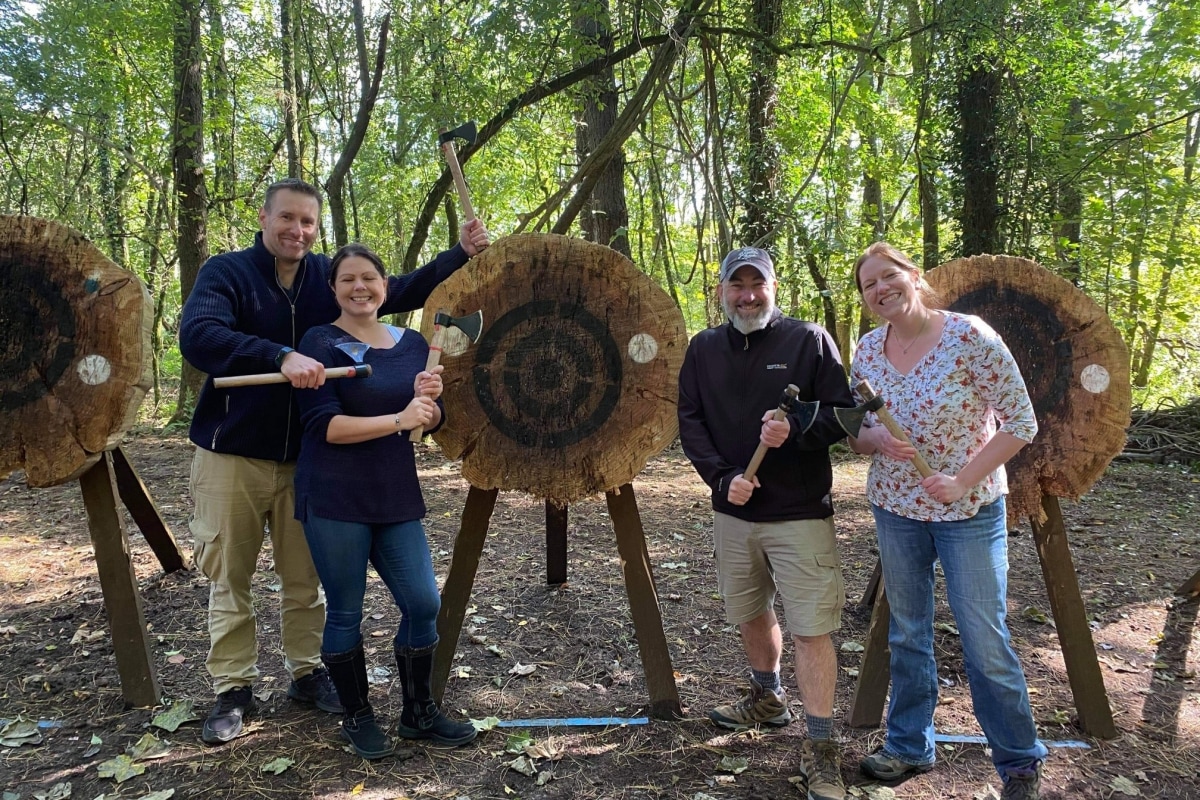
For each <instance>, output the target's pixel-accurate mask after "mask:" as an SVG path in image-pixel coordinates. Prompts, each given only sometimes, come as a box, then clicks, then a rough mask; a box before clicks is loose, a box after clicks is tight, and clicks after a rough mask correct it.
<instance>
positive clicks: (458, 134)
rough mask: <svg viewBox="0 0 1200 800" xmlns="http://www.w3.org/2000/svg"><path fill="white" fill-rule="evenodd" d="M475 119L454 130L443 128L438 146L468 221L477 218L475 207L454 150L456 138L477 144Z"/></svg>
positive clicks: (470, 143)
mask: <svg viewBox="0 0 1200 800" xmlns="http://www.w3.org/2000/svg"><path fill="white" fill-rule="evenodd" d="M476 133H477V131H476V130H475V122H474V120H472V121H470V122H464V123H463V124H462V125H459V126H458V127H457V128H455V129H454V130H450V131H448V130H446V129H445V128H443V129H442V130H441V131H440V132H439V134H438V146H439V147H441V148H442V155H444V156H445V157H446V166H448V167H450V175H451V176H452V177H453V178H454V188H455V189H457V190H458V202H459V203H460V204H461V205H462V212H463V216H464V217H466V220H467V222H470V221H471V220H473V219H475V209H474V208H472V207H471V198H470V197H468V196H467V182H466V181H465V180H464V179H463V174H462V168H461V167H460V166H459V165H458V153H456V152H455V150H454V140H455V139H462V140H463V141H464V142H466V143H467V144H468V145H472V144H475V135H476Z"/></svg>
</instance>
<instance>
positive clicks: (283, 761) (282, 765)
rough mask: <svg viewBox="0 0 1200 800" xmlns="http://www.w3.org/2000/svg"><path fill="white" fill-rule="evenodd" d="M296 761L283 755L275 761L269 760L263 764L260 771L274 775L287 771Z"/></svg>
mask: <svg viewBox="0 0 1200 800" xmlns="http://www.w3.org/2000/svg"><path fill="white" fill-rule="evenodd" d="M295 763H296V762H295V761H292V760H291V759H290V758H284V757H283V756H280V757H279V758H276V759H274V760H273V761H268V762H267V763H265V764H263V765H262V766H261V767H259V771H260V772H269V773H271V774H272V775H279V774H281V773H284V772H287V771H288V769H289V768H291V767H292V766H293V765H294V764H295Z"/></svg>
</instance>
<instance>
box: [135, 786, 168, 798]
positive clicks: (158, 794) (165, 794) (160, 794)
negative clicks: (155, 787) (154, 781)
mask: <svg viewBox="0 0 1200 800" xmlns="http://www.w3.org/2000/svg"><path fill="white" fill-rule="evenodd" d="M174 796H175V790H174V789H163V790H162V791H159V792H151V793H150V794H148V795H146V796H145V797H139V798H138V800H171V798H172V797H174Z"/></svg>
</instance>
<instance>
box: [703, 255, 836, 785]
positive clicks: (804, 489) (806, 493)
mask: <svg viewBox="0 0 1200 800" xmlns="http://www.w3.org/2000/svg"><path fill="white" fill-rule="evenodd" d="M719 281H720V283H719V285H718V287H717V296H718V297H719V298H720V301H721V307H722V308H723V309H724V311H725V314H726V316H728V318H729V321H728V322H727V323H726V324H724V325H721V326H719V327H716V328H710V329H708V330H706V331H701V332H700V333H698V334H696V336H695V337H693V339H692V341H691V343H690V344H689V345H688V349H687V354H686V355H685V356H684V361H683V367H682V369H681V370H680V372H679V441H680V443H681V444H682V445H683V452H684V453H685V454H686V455H687V457H688V458H689V459H690V460H691V462H692V465H693V466H694V467H695V468H696V471H697V472H698V473H700V477H701V478H703V479H704V482H705V483H706V484H708V486H709V488H710V489H711V491H712V505H713V511H714V512H715V513H714V520H713V535H714V540H715V553H716V557H717V580H718V588H719V590H720V592H721V597H722V599H723V600H724V601H725V614H726V617H727V618H728V620H729V621H730V622H731V623H734V624H737V625H738V628H739V630H740V632H741V634H742V647H743V648H744V649H745V651H746V656H747V659H748V660H749V662H750V690H749V691H748V692H747V693H746V694H745V695H744V696H743V697H742V699H741V700H740V701H737V702H734V703H731V704H729V705H723V706H720V707H718V708H716V709H713V710H712V711H711V712H709V718H710V719H712V721H713V722H715V723H716V724H717V725H720V726H721V727H724V728H729V729H731V730H741V729H744V728H749V727H757V726H760V725H765V726H768V727H782V726H784V725H787V724H788V723H789V722H790V721H791V719H792V715H791V712H790V711H788V707H787V694H786V692H785V691H784V689H783V686H782V684H781V682H780V678H779V661H780V656H781V654H782V649H783V636H782V633H781V631H780V627H779V620H778V619H777V618H776V616H775V610H774V604H775V596H776V593H778V594H779V595H780V596H781V597H782V599H783V607H784V612H785V614H786V615H787V624H788V628H789V629H790V631H791V634H792V640H793V643H794V645H795V655H796V683H797V685H798V687H799V689H800V699H801V701H802V702H803V703H804V717H805V720H806V722H807V725H808V735H809V739H808V741H806V742H804V745H803V752H802V755H801V765H802V766H801V778H802V779H803V782H804V785H803V787H802V789H803V790H804V791H805V792H807V797H808V798H809V800H842V798H843V797H844V796H845V784H844V782H843V780H842V777H841V754H840V749H839V747H838V745H837V742H836V740H835V739H834V737H833V730H832V728H833V719H832V718H833V698H834V690H835V688H836V680H837V654H836V653H835V652H834V649H833V641H832V639H831V638H830V633H831V632H832V631H834V630H836V629H837V628H838V627H840V625H841V614H842V606H843V604H844V603H845V589H844V586H843V584H842V572H841V561H840V560H839V558H838V552H837V541H836V539H835V537H834V529H833V501H832V498H831V496H830V490H831V489H832V487H833V467H832V465H831V464H830V461H829V446H830V445H831V444H833V443H834V442H836V441H838V440H839V439H841V438H842V437H844V436H845V433H843V432H842V429H841V427H840V426H839V425H838V423H837V419H836V418H835V417H834V414H833V409H834V407H837V406H840V407H843V408H848V407H850V406H852V405H853V399H852V398H851V396H850V388H849V387H848V386H847V384H846V373H845V371H844V370H843V369H842V361H841V357H840V356H839V354H838V350H837V346H836V345H835V344H834V342H833V339H832V338H831V337H830V336H829V334H828V333H827V332H826V331H825V329H824V328H822V327H821V326H819V325H814V324H812V323H809V322H801V321H800V320H796V319H792V318H790V317H785V316H784V315H783V314H781V313H780V311H779V309H777V308H776V307H775V291H776V288H777V286H778V284H777V282H776V280H775V266H774V264H773V263H772V261H771V257H770V255H768V254H767V253H766V251H764V250H760V249H758V248H756V247H743V248H740V249H738V250H734V251H733V252H732V253H730V254H729V255H727V256H726V257H725V259H724V260H723V261H722V262H721V270H720V275H719ZM788 384H795V386H796V387H797V388H798V389H799V390H800V395H799V398H798V399H799V400H802V401H813V400H816V401H820V407H819V410H818V411H817V414H816V418H815V419H814V420H813V421H812V424H811V426H809V427H807V429H805V428H804V424H805V423H806V422H807V420H802V419H801V418H800V416H798V415H797V414H794V413H793V414H789V415H788V416H787V417H786V418H785V419H783V420H776V419H775V418H774V413H775V410H776V408H778V406H779V399H780V397H781V396H782V395H783V391H784V389H785V388H787V386H788ZM760 441H761V442H763V443H764V444H766V445H767V446H768V447H769V448H770V449H768V450H767V454H766V456H765V457H764V458H763V461H762V464H761V465H760V467H759V470H758V473H757V474H756V475H754V476H753V479H752V480H750V481H747V480H746V479H745V478H744V477H743V473H744V472H745V471H746V465H747V464H749V463H750V459H751V458H752V457H753V455H754V451H755V450H756V449H757V447H758V444H759V442H760Z"/></svg>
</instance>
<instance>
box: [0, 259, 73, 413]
mask: <svg viewBox="0 0 1200 800" xmlns="http://www.w3.org/2000/svg"><path fill="white" fill-rule="evenodd" d="M0 274H5V275H7V280H6V283H7V287H6V290H5V292H6V295H7V296H8V297H10V298H12V299H13V300H14V302H10V303H8V304H6V305H5V306H4V307H3V308H0V375H8V376H21V379H19V380H14V381H12V382H11V383H10V382H6V383H5V384H4V385H2V386H0V413H3V412H6V411H15V410H16V409H18V408H21V407H22V406H26V405H28V404H29V403H31V402H33V401H34V400H37V399H38V398H39V397H42V396H43V395H45V394H47V393H49V392H50V391H51V389H52V388H53V386H54V384H56V383H57V382H58V379H59V378H61V377H62V375H63V373H64V372H66V371H67V369H68V368H69V367H70V366H71V362H72V361H74V360H75V312H74V310H73V309H72V308H71V304H70V302H69V301H68V300H67V298H65V297H64V296H63V293H62V288H61V287H60V286H58V285H56V284H55V283H54V282H53V281H51V280H50V279H49V278H48V277H47V276H46V275H45V274H44V273H41V272H37V271H35V270H33V269H30V268H29V267H28V265H26V264H25V263H24V262H23V260H17V261H14V260H12V259H5V260H3V261H0Z"/></svg>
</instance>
